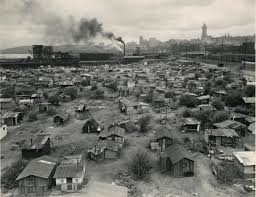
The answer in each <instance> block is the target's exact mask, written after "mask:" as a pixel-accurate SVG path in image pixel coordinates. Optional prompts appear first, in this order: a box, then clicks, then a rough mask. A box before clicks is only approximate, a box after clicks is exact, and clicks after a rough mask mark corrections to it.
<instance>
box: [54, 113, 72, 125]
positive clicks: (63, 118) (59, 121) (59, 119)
mask: <svg viewBox="0 0 256 197" xmlns="http://www.w3.org/2000/svg"><path fill="white" fill-rule="evenodd" d="M69 119H70V115H69V114H67V113H59V114H57V115H56V116H54V118H53V123H54V124H56V125H63V124H65V123H66V122H67V121H68V120H69Z"/></svg>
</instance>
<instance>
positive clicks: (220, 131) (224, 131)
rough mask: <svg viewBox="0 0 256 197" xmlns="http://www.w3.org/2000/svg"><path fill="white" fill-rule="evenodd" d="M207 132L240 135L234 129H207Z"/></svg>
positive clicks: (221, 134) (218, 134) (216, 134)
mask: <svg viewBox="0 0 256 197" xmlns="http://www.w3.org/2000/svg"><path fill="white" fill-rule="evenodd" d="M205 133H206V134H208V135H212V136H223V137H239V135H238V134H237V133H236V131H235V130H234V129H207V130H206V131H205Z"/></svg>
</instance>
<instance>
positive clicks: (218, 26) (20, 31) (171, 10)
mask: <svg viewBox="0 0 256 197" xmlns="http://www.w3.org/2000/svg"><path fill="white" fill-rule="evenodd" d="M1 1H2V2H3V3H1V4H2V5H3V6H1V8H0V13H1V14H0V16H1V17H0V18H1V19H0V26H1V27H2V28H1V30H0V36H1V38H5V39H1V42H0V46H1V47H0V48H8V47H15V46H20V45H27V44H33V43H45V44H53V45H55V44H60V43H57V42H55V41H54V39H53V40H49V38H48V37H46V36H45V35H44V32H45V26H46V22H47V23H49V21H51V17H53V19H58V20H56V21H55V20H52V21H51V23H54V22H56V23H58V21H59V20H66V19H68V18H69V17H70V16H72V17H73V18H74V19H75V20H79V19H80V18H82V17H85V18H89V19H91V18H97V20H98V21H99V23H102V27H103V29H104V30H105V31H107V32H113V33H114V34H115V35H117V36H122V37H123V39H124V40H125V41H126V42H131V41H135V42H138V41H139V36H141V35H142V36H143V37H144V38H150V37H155V38H156V39H157V40H160V41H167V40H169V39H200V38H201V27H202V25H203V24H204V23H206V24H207V27H208V35H211V36H213V37H219V36H223V35H224V34H230V35H231V36H242V35H246V36H247V35H253V34H254V33H255V29H254V7H255V5H254V1H253V0H239V1H236V4H234V3H232V1H231V0H224V1H220V0H216V1H214V0H207V1H199V0H192V1H189V2H188V1H183V0H181V1H176V0H170V1H167V0H161V1H157V2H156V1H151V0H149V1H140V2H138V1H135V0H129V1H122V2H119V1H118V2H117V1H112V0H110V1H108V3H105V2H103V1H101V0H97V1H93V2H91V1H90V2H89V1H81V0H76V1H75V2H76V3H70V1H66V0H62V1H60V0H55V1H49V0H46V1H43V2H39V1H37V0H35V1H31V0H29V1H28V0H23V1H17V0H9V1H7V0H1ZM32 2H33V3H32ZM72 2H73V1H72ZM46 8H47V9H46ZM39 10H40V11H41V12H39ZM216 13H218V14H216ZM64 24H65V23H64Z"/></svg>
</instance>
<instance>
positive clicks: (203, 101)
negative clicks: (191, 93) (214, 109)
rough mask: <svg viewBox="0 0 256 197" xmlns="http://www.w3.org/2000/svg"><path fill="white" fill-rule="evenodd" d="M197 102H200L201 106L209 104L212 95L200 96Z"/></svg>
mask: <svg viewBox="0 0 256 197" xmlns="http://www.w3.org/2000/svg"><path fill="white" fill-rule="evenodd" d="M197 100H198V101H199V104H209V102H210V95H203V96H199V97H197Z"/></svg>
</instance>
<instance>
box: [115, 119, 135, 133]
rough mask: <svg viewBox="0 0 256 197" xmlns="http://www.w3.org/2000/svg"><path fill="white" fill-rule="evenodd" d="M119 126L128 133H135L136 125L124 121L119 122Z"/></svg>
mask: <svg viewBox="0 0 256 197" xmlns="http://www.w3.org/2000/svg"><path fill="white" fill-rule="evenodd" d="M119 126H120V127H121V128H123V129H124V130H125V131H126V132H128V133H132V132H134V131H137V127H136V125H135V124H134V123H133V122H132V121H131V120H126V121H123V122H120V123H119Z"/></svg>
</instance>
